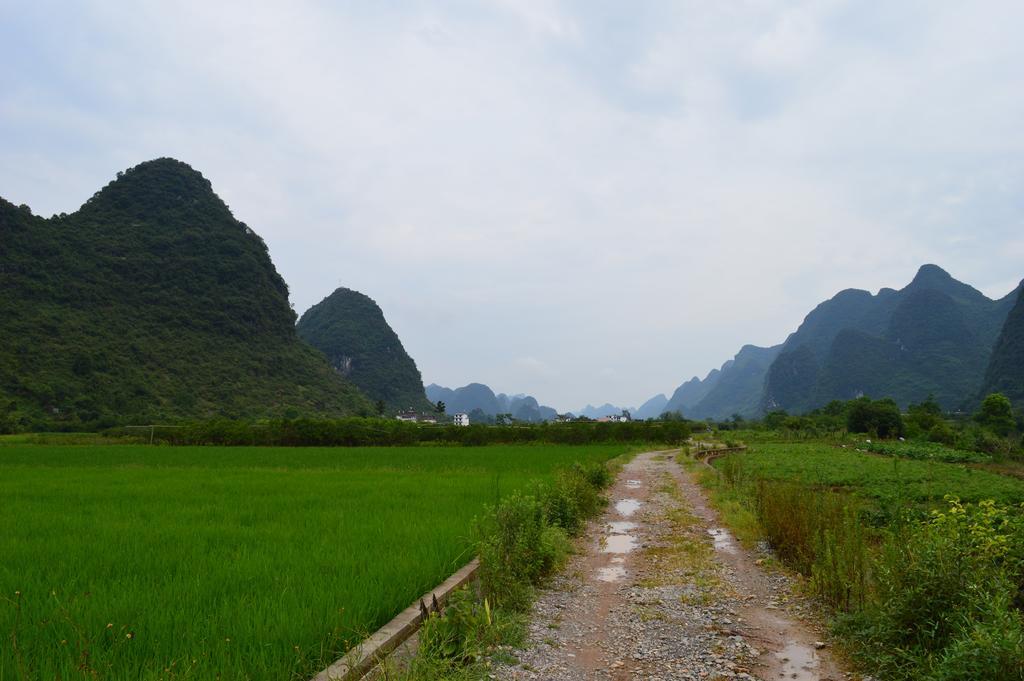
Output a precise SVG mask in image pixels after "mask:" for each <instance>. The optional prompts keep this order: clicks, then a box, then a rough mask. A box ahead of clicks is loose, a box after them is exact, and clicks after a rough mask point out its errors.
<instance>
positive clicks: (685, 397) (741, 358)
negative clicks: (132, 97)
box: [664, 345, 781, 420]
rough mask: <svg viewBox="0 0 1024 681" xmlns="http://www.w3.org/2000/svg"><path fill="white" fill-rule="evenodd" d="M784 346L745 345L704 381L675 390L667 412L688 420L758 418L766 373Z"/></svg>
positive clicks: (687, 383)
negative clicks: (736, 416) (678, 414)
mask: <svg viewBox="0 0 1024 681" xmlns="http://www.w3.org/2000/svg"><path fill="white" fill-rule="evenodd" d="M780 348H781V346H778V345H776V346H773V347H770V348H762V347H758V346H756V345H744V346H743V347H742V348H740V351H739V352H738V353H736V356H735V357H733V358H732V359H730V360H729V361H727V362H726V363H725V364H723V365H722V368H721V369H715V370H713V371H712V372H711V373H709V374H708V375H707V377H706V378H705V379H704V380H703V381H702V380H700V379H699V378H697V377H696V376H694V377H693V378H692V379H690V380H689V381H687V382H686V383H683V384H682V385H681V386H679V387H678V388H676V391H675V393H674V394H673V395H672V399H671V400H669V403H668V405H666V407H665V409H664V411H678V412H679V413H681V414H683V415H684V416H686V417H687V418H693V419H709V418H710V419H719V420H724V419H727V418H729V417H730V416H732V415H733V414H739V415H741V416H743V417H744V418H750V417H753V416H756V415H757V414H758V412H759V409H760V400H761V389H762V387H763V386H764V377H765V373H766V372H767V371H768V367H769V366H770V365H771V363H772V360H774V359H775V357H776V356H777V355H778V354H779V349H780Z"/></svg>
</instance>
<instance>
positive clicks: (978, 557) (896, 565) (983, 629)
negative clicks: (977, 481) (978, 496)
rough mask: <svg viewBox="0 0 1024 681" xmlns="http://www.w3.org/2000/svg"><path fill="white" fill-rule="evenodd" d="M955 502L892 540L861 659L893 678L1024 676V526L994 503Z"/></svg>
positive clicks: (862, 624) (865, 621) (860, 631)
mask: <svg viewBox="0 0 1024 681" xmlns="http://www.w3.org/2000/svg"><path fill="white" fill-rule="evenodd" d="M948 502H949V503H948V508H947V509H946V510H944V511H941V512H939V511H936V512H933V514H932V517H931V519H930V520H929V521H927V522H925V523H910V524H906V525H903V526H902V527H899V528H897V529H896V530H894V531H893V532H892V534H891V536H890V538H889V540H888V541H887V542H886V543H885V548H884V550H883V552H882V554H881V556H880V557H879V560H878V563H877V566H876V576H877V579H876V582H877V600H876V601H875V603H874V604H873V605H872V606H871V607H869V608H868V609H867V610H866V611H865V612H864V615H863V617H861V618H859V619H858V622H857V625H856V626H855V627H854V631H855V634H856V636H857V638H858V639H859V640H860V644H861V646H862V648H863V650H862V654H863V655H864V657H865V658H867V659H871V660H872V661H873V662H874V664H877V665H879V666H880V667H881V671H882V672H883V673H884V675H885V676H886V677H887V678H888V677H891V678H894V679H914V678H943V679H968V678H986V679H1002V678H1007V679H1010V678H1014V679H1019V678H1021V677H1020V676H1013V673H1014V669H1016V673H1018V674H1019V671H1020V669H1019V665H1020V659H1024V648H1022V647H1021V641H1022V635H1021V632H1022V629H1021V621H1020V611H1019V610H1018V609H1017V608H1016V607H1015V606H1014V604H1013V599H1014V597H1015V596H1016V595H1017V594H1018V589H1019V588H1020V585H1021V584H1024V522H1022V520H1021V516H1020V515H1019V514H1017V513H1013V512H1011V509H1008V508H1007V507H1000V506H996V505H995V504H994V503H993V502H991V501H982V502H980V503H979V504H978V505H977V506H974V505H972V504H962V503H960V501H959V500H957V499H956V498H953V497H948ZM1015 665H1016V667H1015ZM971 670H975V672H977V671H978V670H983V673H981V674H980V675H974V676H972V673H971Z"/></svg>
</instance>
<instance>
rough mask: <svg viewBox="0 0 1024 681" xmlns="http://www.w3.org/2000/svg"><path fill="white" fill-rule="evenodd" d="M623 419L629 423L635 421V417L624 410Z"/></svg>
mask: <svg viewBox="0 0 1024 681" xmlns="http://www.w3.org/2000/svg"><path fill="white" fill-rule="evenodd" d="M622 417H623V418H624V419H626V420H627V421H632V420H633V416H632V415H631V414H630V413H629V410H628V409H623V410H622Z"/></svg>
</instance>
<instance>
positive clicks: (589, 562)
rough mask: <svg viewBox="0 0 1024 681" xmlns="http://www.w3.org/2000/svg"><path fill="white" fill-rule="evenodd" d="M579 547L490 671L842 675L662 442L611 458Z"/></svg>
mask: <svg viewBox="0 0 1024 681" xmlns="http://www.w3.org/2000/svg"><path fill="white" fill-rule="evenodd" d="M609 498H610V499H611V504H609V507H608V509H607V511H606V512H605V514H604V515H603V516H602V517H601V518H600V519H599V520H598V521H597V522H594V523H592V524H591V525H590V527H589V528H588V532H587V533H586V535H585V536H586V538H585V539H584V540H582V541H581V543H580V547H579V549H580V553H579V554H578V555H576V556H574V557H573V558H572V560H571V561H570V564H569V566H568V567H567V569H566V570H565V572H564V573H563V574H562V575H561V576H560V577H558V578H557V579H556V580H555V582H554V583H553V584H552V585H551V587H550V588H549V589H547V590H545V591H542V592H541V594H540V596H539V598H538V600H537V602H536V604H535V605H534V609H533V613H532V619H531V624H530V634H529V641H528V643H527V647H526V649H525V650H524V651H521V652H520V653H519V654H518V657H519V664H518V665H515V666H506V667H500V668H498V669H495V670H494V678H499V679H552V680H555V679H558V680H575V679H580V680H582V679H693V680H703V679H725V678H730V679H731V678H737V679H752V678H753V679H763V680H765V681H768V680H771V681H775V680H778V679H796V680H797V681H824V680H826V679H833V680H835V681H838V680H839V679H845V678H850V677H849V675H847V674H844V673H842V672H841V671H840V670H839V668H838V667H837V666H836V664H835V663H834V662H833V660H832V659H831V656H830V655H829V654H828V651H827V649H819V646H817V645H816V641H817V639H818V638H820V634H818V633H816V632H815V631H814V630H813V629H812V628H811V627H810V626H809V625H808V624H806V623H805V622H803V621H802V619H803V617H804V614H803V613H804V612H805V611H806V608H807V607H808V605H807V604H806V603H801V602H800V601H799V600H798V599H793V598H791V596H790V593H791V589H790V584H789V583H788V581H787V579H786V578H785V577H784V576H783V575H780V574H777V573H770V572H766V571H765V570H763V569H762V568H761V567H760V566H759V565H758V564H757V562H756V560H757V557H755V556H753V555H751V554H750V553H749V552H747V551H745V550H743V549H742V548H740V547H739V545H738V544H736V543H735V542H734V541H733V540H732V538H731V537H730V535H729V534H728V532H726V531H724V530H722V529H720V527H719V523H718V520H717V516H716V514H715V512H714V510H713V509H712V508H711V507H710V506H709V505H708V503H707V501H706V499H705V497H704V494H703V492H702V490H701V489H700V487H699V486H698V485H697V484H696V483H695V482H694V480H693V479H692V477H691V475H690V474H689V473H687V472H686V471H685V470H683V468H682V467H681V466H680V465H679V464H678V463H676V462H675V460H674V457H673V456H672V455H671V454H668V453H657V452H648V453H645V454H641V455H639V456H637V457H636V458H634V459H633V461H631V462H630V463H629V464H628V465H627V466H625V468H624V469H623V471H622V473H621V475H620V476H619V478H618V480H617V482H616V484H615V486H614V487H613V488H612V490H611V491H610V493H609Z"/></svg>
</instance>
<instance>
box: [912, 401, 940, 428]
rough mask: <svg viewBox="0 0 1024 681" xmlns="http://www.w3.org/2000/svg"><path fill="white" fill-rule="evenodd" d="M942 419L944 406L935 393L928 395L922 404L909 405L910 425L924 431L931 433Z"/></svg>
mask: <svg viewBox="0 0 1024 681" xmlns="http://www.w3.org/2000/svg"><path fill="white" fill-rule="evenodd" d="M941 421H942V407H941V406H939V403H938V402H936V401H935V396H934V395H928V398H927V399H926V400H925V401H924V402H922V403H921V404H912V405H910V406H909V407H907V423H908V425H913V426H914V427H916V428H917V429H918V430H919V431H920V432H922V433H930V432H931V431H932V429H933V428H935V426H936V425H938V424H939V423H940V422H941Z"/></svg>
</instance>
